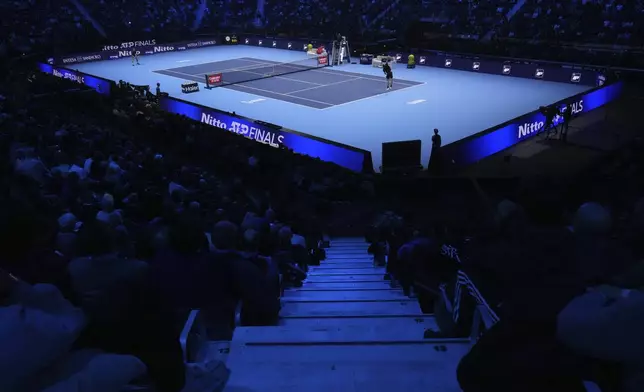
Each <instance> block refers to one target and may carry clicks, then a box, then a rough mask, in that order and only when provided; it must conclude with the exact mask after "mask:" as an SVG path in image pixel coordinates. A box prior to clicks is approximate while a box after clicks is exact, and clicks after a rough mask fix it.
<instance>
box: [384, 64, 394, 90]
mask: <svg viewBox="0 0 644 392" xmlns="http://www.w3.org/2000/svg"><path fill="white" fill-rule="evenodd" d="M382 71H383V72H384V73H385V78H387V90H391V89H392V88H393V87H394V73H393V72H392V70H391V65H389V62H386V63H385V64H384V65H383V66H382Z"/></svg>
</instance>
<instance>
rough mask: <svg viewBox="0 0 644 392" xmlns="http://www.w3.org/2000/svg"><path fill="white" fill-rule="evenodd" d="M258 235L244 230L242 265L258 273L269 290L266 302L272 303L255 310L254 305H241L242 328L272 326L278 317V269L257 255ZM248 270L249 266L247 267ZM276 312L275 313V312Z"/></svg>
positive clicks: (271, 262) (269, 261)
mask: <svg viewBox="0 0 644 392" xmlns="http://www.w3.org/2000/svg"><path fill="white" fill-rule="evenodd" d="M259 244H260V241H259V233H258V232H257V231H255V230H252V229H251V230H246V231H245V232H244V238H243V240H242V251H241V252H240V255H241V256H242V260H241V261H240V262H242V263H246V262H248V263H251V264H253V265H255V266H256V267H257V269H258V270H259V271H260V273H261V275H262V277H263V279H264V280H265V286H266V288H267V289H268V290H269V293H267V298H266V300H267V301H268V300H269V298H270V299H271V300H273V301H275V302H274V304H273V305H272V306H270V307H269V308H268V309H266V308H257V307H256V306H255V305H256V304H254V303H250V302H245V303H242V311H241V323H242V325H243V326H260V325H274V324H276V323H277V319H278V317H279V314H278V312H279V297H280V277H279V267H278V266H277V264H276V263H275V262H274V261H273V260H272V259H271V258H270V257H264V256H261V255H260V254H259V251H258V249H259ZM248 267H249V268H250V266H248ZM276 310H277V312H276Z"/></svg>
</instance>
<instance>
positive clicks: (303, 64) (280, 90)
mask: <svg viewBox="0 0 644 392" xmlns="http://www.w3.org/2000/svg"><path fill="white" fill-rule="evenodd" d="M155 72H156V73H159V74H162V75H167V76H172V77H175V78H179V79H182V80H192V81H195V82H199V83H203V82H204V78H205V76H204V75H205V74H211V73H221V74H222V79H223V85H222V86H221V87H217V88H227V89H231V90H235V91H240V92H247V93H251V94H255V95H259V96H262V97H266V98H271V99H278V100H281V101H286V102H290V103H294V104H297V105H302V106H308V107H311V108H314V109H327V108H330V107H333V106H337V105H343V104H347V103H350V102H354V101H359V100H361V99H365V98H369V97H372V96H374V95H380V94H385V93H387V94H390V93H392V92H393V91H396V90H402V89H406V88H410V87H414V86H418V85H421V84H423V83H421V82H414V81H410V80H399V79H396V81H395V84H394V88H393V89H392V91H388V92H387V91H386V90H385V82H384V79H383V78H382V77H377V76H371V75H365V74H359V73H353V72H345V71H337V70H333V71H330V70H328V68H326V67H320V66H318V63H317V59H316V58H306V59H303V60H299V61H295V62H292V63H279V62H277V61H270V60H262V59H257V58H248V57H245V58H239V59H232V60H223V61H216V62H210V63H204V64H197V65H189V66H185V67H178V68H170V69H164V70H157V71H155ZM274 75H279V76H274ZM249 79H250V80H249Z"/></svg>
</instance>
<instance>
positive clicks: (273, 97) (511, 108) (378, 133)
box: [74, 45, 591, 170]
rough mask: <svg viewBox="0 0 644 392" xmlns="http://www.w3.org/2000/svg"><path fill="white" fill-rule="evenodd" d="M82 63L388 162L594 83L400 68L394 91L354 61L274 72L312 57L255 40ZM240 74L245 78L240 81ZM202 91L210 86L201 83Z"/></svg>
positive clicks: (87, 69)
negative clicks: (215, 80)
mask: <svg viewBox="0 0 644 392" xmlns="http://www.w3.org/2000/svg"><path fill="white" fill-rule="evenodd" d="M140 62H141V65H139V66H132V63H131V60H130V59H129V58H124V59H119V60H109V61H101V62H93V63H82V64H78V65H76V66H74V68H75V69H77V70H78V71H81V72H84V73H87V74H90V75H95V76H99V77H103V78H106V79H111V80H115V81H118V80H124V81H126V82H130V83H132V84H136V85H151V86H154V85H155V84H156V83H157V82H159V83H161V89H162V91H164V92H167V93H169V94H170V96H173V97H177V98H180V99H183V100H186V101H190V102H194V103H197V104H201V105H204V106H208V107H213V108H215V109H219V110H224V111H227V112H235V113H237V114H239V115H242V116H245V117H249V118H252V119H257V120H262V121H265V122H269V123H273V124H277V125H280V126H282V127H284V128H286V129H292V130H295V131H299V132H302V133H305V134H309V135H312V136H316V137H319V138H323V139H327V140H332V141H335V142H339V143H343V144H347V145H350V146H354V147H358V148H362V149H365V150H369V151H371V153H372V157H373V161H374V168H376V170H378V168H379V167H380V165H381V149H382V143H384V142H391V141H402V140H416V139H420V140H422V142H423V151H422V155H421V158H422V163H423V164H426V163H427V161H428V160H429V154H430V146H431V142H430V140H431V136H432V130H433V129H434V128H438V129H439V130H440V133H441V135H442V137H443V145H446V144H449V143H452V142H455V141H458V140H460V139H463V138H465V137H468V136H470V135H472V134H475V133H478V132H481V131H483V130H485V129H487V128H490V127H492V126H495V125H498V124H501V123H503V122H505V121H508V120H510V119H513V118H515V117H518V116H520V115H522V114H524V113H528V112H531V111H533V110H536V109H537V108H538V107H539V106H542V105H549V104H552V103H554V102H557V101H560V100H562V99H564V98H567V97H570V96H573V95H575V94H578V93H581V92H583V91H586V90H590V89H591V87H588V86H582V85H576V84H566V83H554V82H546V81H543V80H530V79H520V78H515V77H507V76H501V75H489V74H478V73H473V72H465V71H455V70H450V69H440V68H431V67H417V68H415V69H406V68H405V66H404V65H402V64H396V65H395V66H394V89H393V90H391V91H386V90H385V87H386V86H385V79H384V75H383V73H382V70H381V69H378V68H374V67H372V66H370V65H360V64H348V65H343V66H340V67H325V68H316V69H311V70H307V71H303V72H297V73H290V74H287V75H283V76H277V77H265V76H267V75H270V74H274V73H275V72H277V71H280V70H283V69H284V68H283V67H285V66H283V65H280V63H285V62H289V63H291V65H287V67H300V66H302V65H303V64H304V65H306V66H307V67H309V66H314V64H315V59H314V58H313V59H311V58H308V57H307V55H306V53H304V52H300V51H288V50H279V49H272V48H259V47H251V46H241V45H240V46H219V47H208V48H201V49H194V50H190V51H183V52H170V53H162V54H155V55H152V56H143V57H141V59H140ZM216 72H221V73H222V74H223V79H224V83H226V78H227V77H232V78H233V79H234V80H233V81H235V80H237V79H236V78H246V79H256V80H253V81H250V82H246V83H239V84H231V85H224V86H222V87H216V88H213V89H210V90H206V89H202V90H201V91H199V92H197V93H192V94H182V93H181V83H182V82H184V81H187V80H191V81H197V82H200V83H201V82H205V76H204V75H205V74H206V73H216ZM239 80H241V79H239ZM201 87H204V85H202V86H201Z"/></svg>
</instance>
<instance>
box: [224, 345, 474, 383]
mask: <svg viewBox="0 0 644 392" xmlns="http://www.w3.org/2000/svg"><path fill="white" fill-rule="evenodd" d="M440 346H444V347H445V348H446V350H440V349H438V348H439V347H440ZM468 350H469V345H468V344H459V343H454V344H445V345H437V344H435V343H430V342H424V341H419V342H409V343H400V344H383V345H376V344H364V345H361V344H355V343H351V344H344V345H343V344H310V345H306V344H296V345H280V344H257V345H256V344H243V343H234V344H233V346H232V347H231V352H230V356H229V358H228V366H229V368H230V370H231V376H230V379H229V381H228V385H227V386H226V388H225V391H227V392H242V391H248V392H250V391H262V392H302V391H306V392H328V391H341V392H364V391H397V390H401V391H407V392H426V391H432V392H459V391H460V389H459V387H458V382H457V381H456V377H455V374H456V367H457V366H458V363H459V361H460V359H461V358H462V357H463V356H464V355H465V354H466V353H467V352H468Z"/></svg>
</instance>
